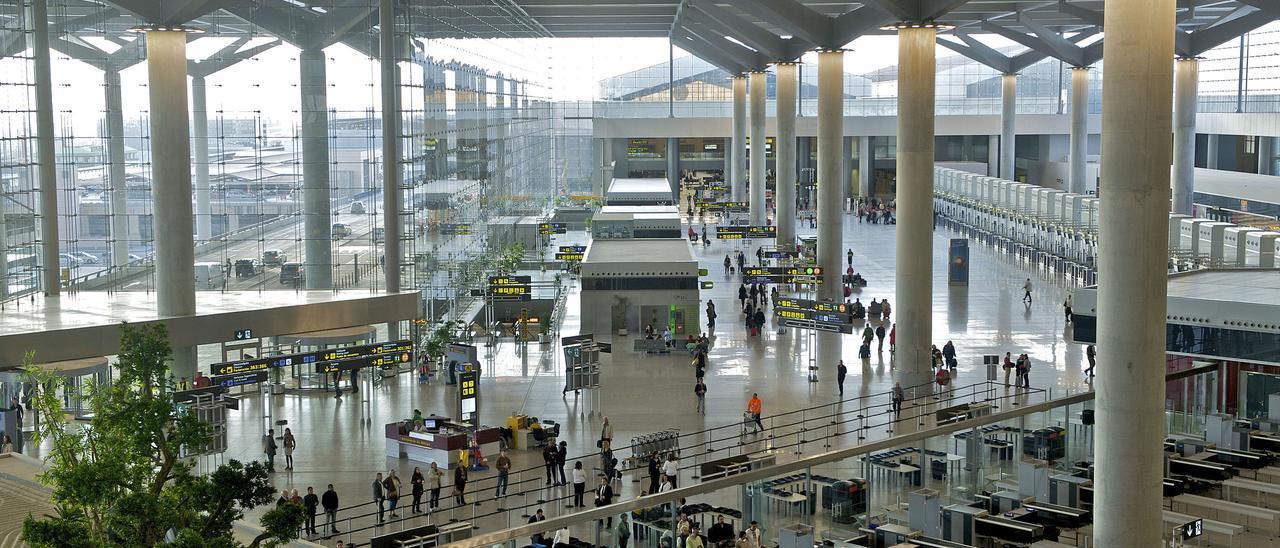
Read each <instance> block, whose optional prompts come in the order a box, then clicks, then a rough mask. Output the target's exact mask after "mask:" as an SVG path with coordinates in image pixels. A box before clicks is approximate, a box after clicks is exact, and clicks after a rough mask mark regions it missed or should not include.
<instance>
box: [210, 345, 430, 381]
mask: <svg viewBox="0 0 1280 548" xmlns="http://www.w3.org/2000/svg"><path fill="white" fill-rule="evenodd" d="M412 359H413V341H409V340H401V341H392V342H384V343H377V344H365V345H360V346H348V347H346V348H326V349H324V350H315V351H311V352H301V353H298V354H285V355H283V356H269V357H264V358H254V359H252V360H240V361H234V362H223V363H215V364H213V365H212V366H210V371H211V372H212V373H213V376H215V377H216V376H227V375H241V374H245V373H256V372H263V373H264V374H265V372H266V371H267V370H268V369H271V368H275V367H292V366H294V365H310V364H319V365H317V371H320V370H322V367H330V369H326V370H328V371H336V370H338V369H358V368H361V367H369V366H375V365H391V364H395V363H408V362H411V361H412ZM323 364H328V365H323Z"/></svg>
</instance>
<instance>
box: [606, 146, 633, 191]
mask: <svg viewBox="0 0 1280 548" xmlns="http://www.w3.org/2000/svg"><path fill="white" fill-rule="evenodd" d="M609 150H610V151H612V156H613V177H614V178H616V179H625V178H627V176H628V175H630V173H631V166H630V161H629V159H628V157H627V140H626V139H622V138H618V137H614V138H612V139H609ZM610 184H613V180H612V179H610V180H608V181H605V182H604V189H605V190H606V191H607V190H609V185H610Z"/></svg>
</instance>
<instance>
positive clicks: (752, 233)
mask: <svg viewBox="0 0 1280 548" xmlns="http://www.w3.org/2000/svg"><path fill="white" fill-rule="evenodd" d="M777 237H778V227H776V226H773V225H766V226H717V227H716V238H717V239H720V240H741V239H743V238H752V239H754V238H777Z"/></svg>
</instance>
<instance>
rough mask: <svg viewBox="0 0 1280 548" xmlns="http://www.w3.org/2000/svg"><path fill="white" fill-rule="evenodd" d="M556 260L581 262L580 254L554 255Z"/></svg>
mask: <svg viewBox="0 0 1280 548" xmlns="http://www.w3.org/2000/svg"><path fill="white" fill-rule="evenodd" d="M556 260H557V261H578V262H582V253H556Z"/></svg>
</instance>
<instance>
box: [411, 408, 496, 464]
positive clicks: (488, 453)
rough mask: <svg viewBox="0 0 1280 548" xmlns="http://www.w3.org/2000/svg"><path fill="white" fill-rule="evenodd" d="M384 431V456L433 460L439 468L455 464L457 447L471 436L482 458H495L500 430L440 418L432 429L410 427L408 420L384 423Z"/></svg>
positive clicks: (465, 443) (430, 461)
mask: <svg viewBox="0 0 1280 548" xmlns="http://www.w3.org/2000/svg"><path fill="white" fill-rule="evenodd" d="M386 435H387V456H388V457H391V458H401V457H407V458H408V459H410V460H414V461H418V462H422V463H426V464H430V463H432V462H434V463H436V466H439V467H440V468H442V469H445V470H452V469H453V468H455V467H457V466H458V464H459V463H458V453H459V451H460V450H462V449H467V448H469V447H470V445H471V437H472V436H475V439H476V441H477V442H478V443H479V445H480V453H481V454H482V455H484V456H485V458H490V459H493V458H497V455H498V448H499V438H500V436H501V433H500V432H499V431H498V429H497V428H489V427H484V426H482V427H480V428H471V427H469V426H466V425H461V424H454V423H449V422H445V421H443V420H442V421H440V423H439V428H438V429H436V430H434V431H412V430H410V428H409V424H408V422H394V423H391V424H388V425H386Z"/></svg>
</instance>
